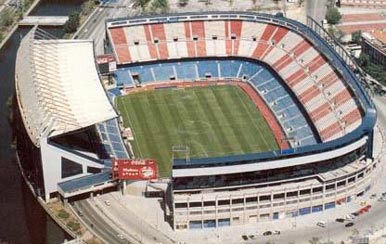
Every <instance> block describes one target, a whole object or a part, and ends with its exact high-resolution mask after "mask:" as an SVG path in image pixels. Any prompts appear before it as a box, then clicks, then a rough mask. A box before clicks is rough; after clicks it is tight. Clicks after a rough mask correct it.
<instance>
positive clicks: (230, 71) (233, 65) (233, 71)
mask: <svg viewBox="0 0 386 244" xmlns="http://www.w3.org/2000/svg"><path fill="white" fill-rule="evenodd" d="M219 64H220V72H221V77H224V78H233V77H237V73H238V72H239V69H240V66H241V62H240V61H237V60H224V61H219Z"/></svg>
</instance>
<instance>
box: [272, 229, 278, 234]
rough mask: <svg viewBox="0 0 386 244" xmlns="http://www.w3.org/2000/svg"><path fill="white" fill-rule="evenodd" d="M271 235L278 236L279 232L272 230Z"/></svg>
mask: <svg viewBox="0 0 386 244" xmlns="http://www.w3.org/2000/svg"><path fill="white" fill-rule="evenodd" d="M272 234H273V235H280V230H273V231H272Z"/></svg>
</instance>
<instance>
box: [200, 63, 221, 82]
mask: <svg viewBox="0 0 386 244" xmlns="http://www.w3.org/2000/svg"><path fill="white" fill-rule="evenodd" d="M217 63H218V61H199V62H197V68H198V75H199V76H200V77H202V78H205V76H206V75H207V74H210V75H211V76H212V77H218V75H219V74H218V66H217Z"/></svg>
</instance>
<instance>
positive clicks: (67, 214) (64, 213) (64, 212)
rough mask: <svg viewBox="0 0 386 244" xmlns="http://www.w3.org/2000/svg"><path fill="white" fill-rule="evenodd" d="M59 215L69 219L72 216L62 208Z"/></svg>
mask: <svg viewBox="0 0 386 244" xmlns="http://www.w3.org/2000/svg"><path fill="white" fill-rule="evenodd" d="M58 217H59V218H61V219H68V217H70V214H69V213H67V212H66V210H64V209H61V210H59V213H58Z"/></svg>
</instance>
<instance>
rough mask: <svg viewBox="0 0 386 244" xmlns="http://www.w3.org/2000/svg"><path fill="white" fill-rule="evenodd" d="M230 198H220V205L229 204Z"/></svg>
mask: <svg viewBox="0 0 386 244" xmlns="http://www.w3.org/2000/svg"><path fill="white" fill-rule="evenodd" d="M229 203H230V201H229V200H218V205H229Z"/></svg>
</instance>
